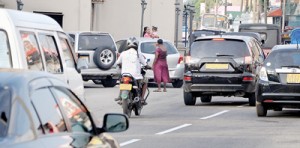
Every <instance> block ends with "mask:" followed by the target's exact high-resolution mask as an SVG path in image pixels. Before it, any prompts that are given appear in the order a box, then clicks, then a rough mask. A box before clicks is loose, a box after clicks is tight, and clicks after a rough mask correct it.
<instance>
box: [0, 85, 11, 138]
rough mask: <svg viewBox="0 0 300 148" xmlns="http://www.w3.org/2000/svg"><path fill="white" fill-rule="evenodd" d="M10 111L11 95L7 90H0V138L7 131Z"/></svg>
mask: <svg viewBox="0 0 300 148" xmlns="http://www.w3.org/2000/svg"><path fill="white" fill-rule="evenodd" d="M10 110H11V95H10V92H9V90H8V89H4V88H0V137H5V136H6V134H7V130H8V124H9V119H10Z"/></svg>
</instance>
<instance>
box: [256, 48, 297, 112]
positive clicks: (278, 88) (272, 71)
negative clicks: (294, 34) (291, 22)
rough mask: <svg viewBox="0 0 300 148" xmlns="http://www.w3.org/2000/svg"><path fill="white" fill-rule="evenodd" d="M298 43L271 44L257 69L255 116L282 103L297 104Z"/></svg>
mask: <svg viewBox="0 0 300 148" xmlns="http://www.w3.org/2000/svg"><path fill="white" fill-rule="evenodd" d="M299 48H300V47H297V45H277V46H275V47H273V49H272V51H271V53H270V54H269V56H268V58H267V59H266V60H265V62H264V64H263V67H262V68H261V71H260V73H259V81H258V87H257V91H256V99H257V100H256V101H257V102H256V103H257V104H256V111H257V116H266V115H267V110H270V109H272V110H275V111H281V110H282V108H283V107H285V108H286V107H290V108H300V93H299V90H300V49H299Z"/></svg>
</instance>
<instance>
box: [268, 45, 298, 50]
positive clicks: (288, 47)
mask: <svg viewBox="0 0 300 148" xmlns="http://www.w3.org/2000/svg"><path fill="white" fill-rule="evenodd" d="M296 49H297V44H286V45H275V46H274V47H273V48H272V51H280V50H296ZM298 50H300V45H298Z"/></svg>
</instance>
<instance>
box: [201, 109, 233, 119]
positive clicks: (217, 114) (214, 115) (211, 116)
mask: <svg viewBox="0 0 300 148" xmlns="http://www.w3.org/2000/svg"><path fill="white" fill-rule="evenodd" d="M226 112H229V110H223V111H221V112H218V113H215V114H213V115H210V116H207V117H203V118H200V119H202V120H206V119H209V118H213V117H216V116H219V115H222V114H224V113H226Z"/></svg>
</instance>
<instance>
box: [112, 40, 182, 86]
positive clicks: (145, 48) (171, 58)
mask: <svg viewBox="0 0 300 148" xmlns="http://www.w3.org/2000/svg"><path fill="white" fill-rule="evenodd" d="M137 41H138V52H140V53H142V54H143V55H144V56H145V58H146V59H148V60H150V61H149V62H148V64H149V65H150V66H152V64H153V61H154V58H155V49H156V42H157V39H151V38H137ZM116 44H117V48H118V54H120V53H121V52H123V51H124V50H125V49H126V48H127V39H124V40H119V41H117V42H116ZM164 45H165V47H166V48H167V50H168V56H167V62H168V67H169V76H170V79H171V80H172V81H171V82H172V85H173V87H175V88H180V87H181V86H182V85H183V73H184V64H183V56H181V55H180V53H179V52H178V50H177V48H176V47H175V46H174V45H173V43H171V42H170V41H167V40H164ZM146 77H147V78H148V79H149V82H151V81H154V74H153V70H147V73H146Z"/></svg>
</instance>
